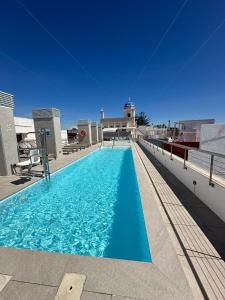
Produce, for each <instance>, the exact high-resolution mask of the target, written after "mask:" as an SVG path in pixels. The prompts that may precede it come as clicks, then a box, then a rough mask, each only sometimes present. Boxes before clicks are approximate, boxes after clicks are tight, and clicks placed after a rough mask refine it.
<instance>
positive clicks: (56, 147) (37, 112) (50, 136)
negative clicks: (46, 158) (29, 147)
mask: <svg viewBox="0 0 225 300" xmlns="http://www.w3.org/2000/svg"><path fill="white" fill-rule="evenodd" d="M32 115H33V119H34V128H35V132H36V141H37V146H38V148H41V144H40V143H41V141H40V135H39V134H38V132H39V131H41V130H43V129H45V130H46V142H47V153H48V154H53V155H54V156H55V158H57V157H58V156H60V155H61V154H62V141H61V126H60V110H58V109H56V108H47V109H45V108H43V109H34V110H33V111H32Z"/></svg>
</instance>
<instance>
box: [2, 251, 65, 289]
mask: <svg viewBox="0 0 225 300" xmlns="http://www.w3.org/2000/svg"><path fill="white" fill-rule="evenodd" d="M68 258H69V256H68V255H63V254H58V253H49V252H41V251H31V250H18V249H9V248H0V273H3V274H8V275H14V279H15V280H18V281H24V282H31V283H38V284H46V285H53V286H59V284H60V283H61V280H62V277H63V275H64V273H65V272H64V269H65V267H66V264H67V262H68Z"/></svg>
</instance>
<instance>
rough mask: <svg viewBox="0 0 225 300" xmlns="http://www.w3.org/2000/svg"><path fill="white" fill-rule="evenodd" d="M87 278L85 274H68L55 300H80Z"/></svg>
mask: <svg viewBox="0 0 225 300" xmlns="http://www.w3.org/2000/svg"><path fill="white" fill-rule="evenodd" d="M85 280H86V276H85V275H83V274H76V273H66V274H65V275H64V277H63V280H62V282H61V284H60V286H59V289H58V292H57V294H56V296H55V300H80V297H81V294H82V291H83V288H84V283H85Z"/></svg>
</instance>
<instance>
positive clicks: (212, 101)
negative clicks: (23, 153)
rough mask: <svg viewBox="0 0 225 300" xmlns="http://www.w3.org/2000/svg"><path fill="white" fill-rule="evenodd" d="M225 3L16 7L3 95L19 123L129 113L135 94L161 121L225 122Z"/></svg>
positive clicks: (1, 66) (1, 32)
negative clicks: (54, 114) (37, 114)
mask: <svg viewBox="0 0 225 300" xmlns="http://www.w3.org/2000/svg"><path fill="white" fill-rule="evenodd" d="M223 20H225V1H224V0H215V1H212V0H197V1H196V0H186V1H184V0H146V1H142V0H120V1H118V0H111V1H110V0H89V1H86V0H80V1H76V0H74V1H72V0H71V1H68V0H64V1H57V0H55V1H53V0H39V1H28V0H6V1H1V7H0V90H2V91H5V92H9V93H12V94H14V96H15V115H17V116H30V115H31V110H32V108H40V107H56V108H59V109H60V110H61V113H62V124H63V127H64V128H65V127H67V126H70V125H72V124H73V123H74V122H75V121H76V120H78V119H79V118H81V119H86V118H89V119H92V120H97V119H98V118H99V110H100V109H101V108H104V109H105V115H106V116H107V115H108V116H114V115H118V116H119V115H120V114H121V113H122V108H123V104H124V102H125V101H126V100H127V98H128V96H131V98H132V99H133V101H134V103H135V105H136V108H137V111H139V112H140V111H144V112H145V113H147V114H148V115H149V116H150V118H151V120H152V122H154V123H159V122H167V121H168V120H169V119H170V120H182V119H196V118H216V120H217V122H218V123H221V122H225V23H222V22H223Z"/></svg>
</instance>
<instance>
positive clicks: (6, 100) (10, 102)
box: [0, 91, 14, 109]
mask: <svg viewBox="0 0 225 300" xmlns="http://www.w3.org/2000/svg"><path fill="white" fill-rule="evenodd" d="M0 106H5V107H10V108H12V109H13V108H14V99H13V95H10V94H7V93H4V92H1V91H0Z"/></svg>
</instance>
